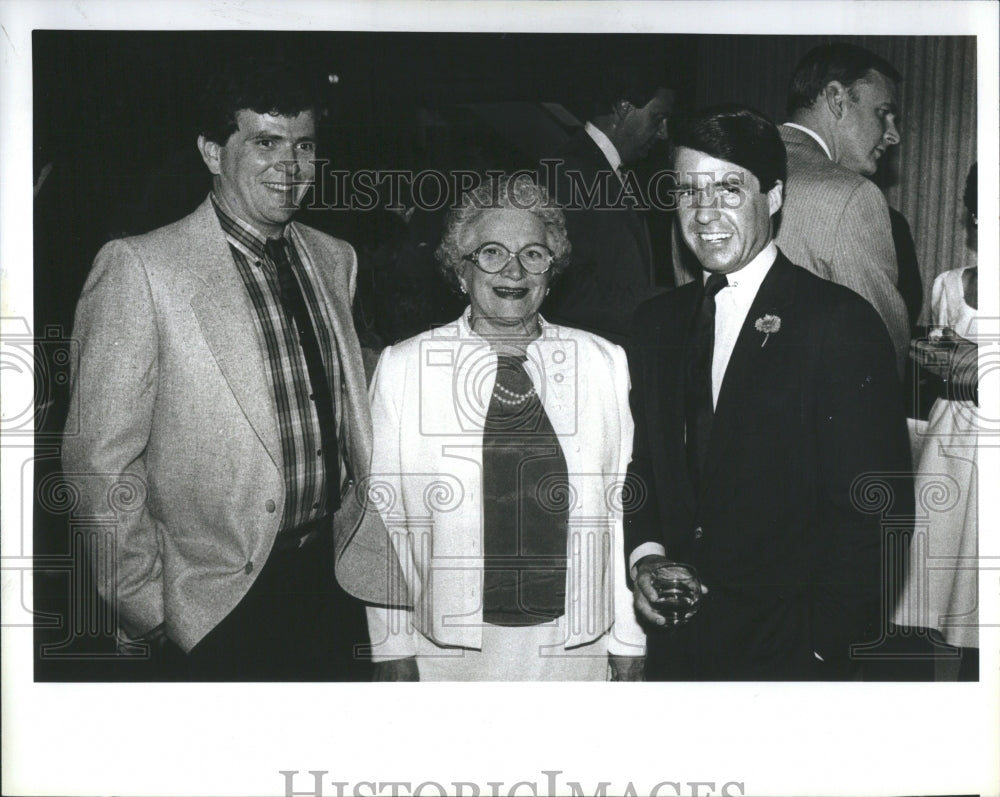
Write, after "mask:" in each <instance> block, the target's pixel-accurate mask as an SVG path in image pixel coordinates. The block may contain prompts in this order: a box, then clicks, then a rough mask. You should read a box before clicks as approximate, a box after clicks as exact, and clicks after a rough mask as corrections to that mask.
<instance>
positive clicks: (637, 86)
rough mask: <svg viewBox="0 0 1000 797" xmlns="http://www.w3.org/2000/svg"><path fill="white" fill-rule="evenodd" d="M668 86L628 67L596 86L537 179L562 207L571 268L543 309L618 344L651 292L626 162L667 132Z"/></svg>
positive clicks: (644, 236) (648, 259)
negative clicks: (583, 119)
mask: <svg viewBox="0 0 1000 797" xmlns="http://www.w3.org/2000/svg"><path fill="white" fill-rule="evenodd" d="M672 105H673V92H672V91H670V90H668V89H665V88H663V87H662V86H658V85H657V84H656V82H655V81H653V80H649V79H647V78H644V77H643V76H642V75H640V74H638V73H636V72H634V71H632V70H627V69H619V68H612V69H609V70H608V71H607V73H606V74H604V75H603V76H602V77H601V79H600V81H599V83H598V84H597V85H596V86H595V91H594V93H593V94H592V96H591V98H590V101H589V107H588V108H587V110H588V112H589V114H590V115H589V117H588V118H589V121H588V122H587V123H586V125H585V126H584V127H583V128H582V129H581V130H579V131H578V132H577V133H576V134H575V135H573V136H572V137H571V138H570V139H569V140H568V141H567V142H566V143H565V144H564V145H563V146H562V148H561V149H560V150H559V151H558V152H556V153H554V155H553V156H552V158H547V159H544V160H543V161H542V167H541V181H542V182H543V183H544V184H545V185H546V187H547V188H548V190H549V194H550V196H551V197H552V198H553V199H555V201H556V202H558V203H559V204H560V205H562V206H563V207H564V208H565V209H566V227H567V230H568V232H569V239H570V243H571V244H572V246H573V259H572V263H571V266H570V269H571V271H570V274H569V276H568V278H567V279H566V280H564V281H557V282H556V283H555V284H554V285H553V286H552V292H551V295H550V296H549V297H548V299H547V300H546V302H545V304H544V305H543V306H542V312H543V314H544V315H545V316H546V318H548V319H549V320H551V321H554V322H557V323H560V324H566V325H568V326H572V327H579V328H580V329H585V330H588V331H589V332H594V333H596V334H599V335H603V336H604V337H606V338H608V339H609V340H611V341H613V342H615V343H619V344H621V343H624V341H625V338H626V337H627V335H628V331H629V328H630V325H631V322H632V315H633V313H634V312H635V308H636V307H638V306H639V304H640V303H641V302H643V301H644V300H646V299H648V298H649V297H650V296H652V295H654V294H655V292H656V291H655V272H654V264H653V257H652V251H651V248H650V243H649V233H648V231H647V229H646V224H645V220H644V219H643V217H642V213H641V212H640V211H637V210H636V209H635V206H636V204H638V203H640V202H642V201H644V200H643V199H642V189H641V186H639V183H638V181H637V180H636V177H635V175H634V174H632V173H630V172H629V171H628V170H627V168H626V167H628V166H630V165H633V164H635V163H636V162H637V161H639V160H641V159H642V158H644V157H646V155H647V154H649V151H650V148H651V147H652V146H653V144H654V143H655V142H656V141H659V140H664V139H666V138H667V115H668V114H669V113H670V110H671V108H672Z"/></svg>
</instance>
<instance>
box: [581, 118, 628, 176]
mask: <svg viewBox="0 0 1000 797" xmlns="http://www.w3.org/2000/svg"><path fill="white" fill-rule="evenodd" d="M583 129H584V130H586V131H587V135H588V136H590V137H591V138H592V139H593V140H594V143H595V144H597V147H598V149H600V150H601V152H603V153H604V157H605V158H607V159H608V163H610V164H611V168H612V169H614V170H615V171H616V172H617V171H618V170H619V169H621V166H622V156H621V155H619V154H618V150H617V149H615V145H614V144H612V143H611V139H610V138H608V137H607V136H606V135H604V131H602V130H601V129H600V128H598V127H595V126H594V125H593V124H591V123H590V122H587V124H585V125H584V126H583Z"/></svg>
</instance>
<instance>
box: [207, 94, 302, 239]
mask: <svg viewBox="0 0 1000 797" xmlns="http://www.w3.org/2000/svg"><path fill="white" fill-rule="evenodd" d="M236 123H237V129H236V131H235V132H234V133H233V134H232V135H231V136H230V137H229V140H228V141H226V143H225V144H224V145H219V144H216V143H213V142H209V141H205V140H204V138H202V139H199V146H200V148H201V150H202V157H203V158H204V159H205V163H206V164H207V165H208V168H209V170H210V171H211V172H212V174H214V175H215V193H216V196H217V198H218V199H219V201H220V202H221V203H222V205H223V207H225V209H226V210H227V211H228V212H229V213H231V214H232V215H234V216H236V217H238V218H239V219H241V220H243V221H245V222H247V223H248V224H250V225H251V226H253V227H254V228H255V229H257V230H258V231H259V232H261V233H262V234H264V235H266V236H271V235H275V234H277V233H279V232H281V229H282V228H283V227H284V226H285V224H287V223H288V221H289V220H291V218H292V216H293V215H294V213H295V210H296V209H297V208H298V205H299V203H300V202H301V201H302V197H303V195H304V194H305V191H306V189H307V188H308V186H309V185H310V184H311V183H312V182H313V179H314V178H315V174H316V164H315V161H314V158H315V154H316V124H315V120H314V118H313V112H312V111H303V112H302V113H300V114H298V116H277V115H272V114H268V113H257V112H255V111H250V110H245V109H244V110H241V111H238V112H237V114H236Z"/></svg>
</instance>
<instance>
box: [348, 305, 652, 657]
mask: <svg viewBox="0 0 1000 797" xmlns="http://www.w3.org/2000/svg"><path fill="white" fill-rule="evenodd" d="M527 355H528V360H527V362H526V363H525V368H526V370H527V371H528V374H529V376H530V377H531V381H532V383H533V384H534V387H535V390H536V391H537V393H538V395H539V397H540V398H541V401H542V405H543V406H544V408H545V411H546V413H547V415H548V417H549V420H550V422H551V423H552V427H553V429H554V430H555V432H556V435H557V436H558V438H559V442H560V444H561V446H562V450H563V454H564V456H565V457H566V465H567V471H568V474H569V490H568V491H567V492H568V495H562V494H561V495H551V496H550V499H551V500H553V501H557V502H558V501H568V502H569V507H568V508H569V535H568V544H567V558H568V569H567V576H566V578H567V582H566V620H567V621H568V622H567V626H568V638H567V641H566V646H567V647H575V646H578V645H582V644H585V643H587V642H592V641H593V640H595V639H597V638H599V637H600V636H602V635H603V634H605V633H606V632H608V631H609V630H610V631H611V636H610V638H609V640H608V650H609V652H611V653H614V654H617V655H625V656H641V655H643V654H644V652H645V634H644V633H643V631H642V629H641V628H640V626H639V624H638V623H637V622H636V618H635V614H634V610H633V608H632V595H631V592H630V591H629V589H628V586H627V585H626V583H625V554H624V546H623V531H622V487H623V484H624V478H625V471H626V467H627V465H628V462H629V459H630V456H631V451H632V431H633V425H632V416H631V414H630V412H629V406H628V391H629V378H628V367H627V364H626V359H625V353H624V351H623V350H622V349H621V348H620V347H618V346H615V345H614V344H612V343H609V342H608V341H606V340H604V339H603V338H600V337H597V336H595V335H592V334H590V333H588V332H583V331H581V330H577V329H570V328H568V327H561V326H556V325H552V324H547V323H545V322H544V321H543V322H542V334H541V336H540V337H539V338H538V339H537V340H535V341H534V342H532V343H531V344H530V345H529V346H528V349H527ZM496 366H497V357H496V354H495V352H494V351H493V350H492V349H491V347H490V344H489V342H487V341H486V340H485V339H484V338H482V337H480V336H479V335H477V334H476V333H474V332H473V331H472V330H471V328H470V326H469V321H468V311H466V314H465V315H464V316H463V317H462V318H460V319H459V320H458V321H456V322H454V323H452V324H449V325H447V326H444V327H440V328H438V329H435V330H432V331H430V332H425V333H423V334H421V335H417V336H416V337H413V338H410V339H409V340H406V341H404V342H402V343H400V344H397V345H396V346H390V347H388V348H386V349H385V351H383V352H382V356H381V359H380V360H379V364H378V368H377V369H376V372H375V377H374V380H373V382H372V387H371V398H372V422H373V428H374V450H373V460H372V471H371V474H372V475H371V482H370V484H369V485H368V487H369V496H370V497H371V498H372V499H373V501H374V503H375V505H376V506H377V507H378V509H379V512H380V514H381V515H382V518H383V520H384V521H385V523H386V526H387V528H388V529H389V533H390V536H391V537H392V540H393V544H394V545H395V547H396V550H397V553H398V554H399V558H400V563H401V565H402V567H403V569H404V578H405V580H406V582H407V585H408V587H409V590H410V597H411V598H412V606H413V608H412V609H403V608H391V607H388V608H387V607H372V608H369V610H368V624H369V634H370V636H371V640H372V647H373V650H372V653H373V656H374V658H375V660H376V661H385V660H388V659H394V658H402V657H405V656H412V655H415V653H416V639H415V637H414V634H415V633H417V632H419V633H422V634H424V635H425V636H426V637H428V638H430V639H432V640H433V641H434V642H437V643H438V644H440V645H451V646H460V647H465V648H474V649H479V648H481V646H482V614H483V610H482V607H483V506H482V464H483V448H482V442H483V427H484V424H485V420H486V412H487V408H488V407H489V403H490V396H491V394H492V392H493V383H494V381H495V378H496ZM401 603H402V601H401Z"/></svg>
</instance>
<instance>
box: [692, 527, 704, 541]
mask: <svg viewBox="0 0 1000 797" xmlns="http://www.w3.org/2000/svg"><path fill="white" fill-rule="evenodd" d="M704 533H705V532H703V531H702V530H701V526H698V527H696V528H695V530H694V538H695V539H696V540H700V539H701V538H702V535H703V534H704Z"/></svg>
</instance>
